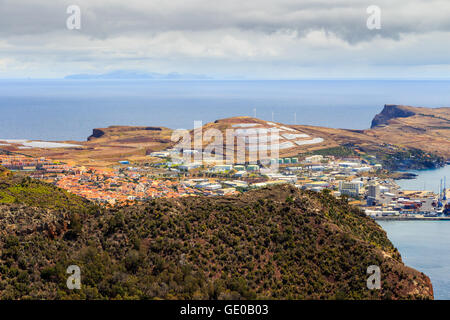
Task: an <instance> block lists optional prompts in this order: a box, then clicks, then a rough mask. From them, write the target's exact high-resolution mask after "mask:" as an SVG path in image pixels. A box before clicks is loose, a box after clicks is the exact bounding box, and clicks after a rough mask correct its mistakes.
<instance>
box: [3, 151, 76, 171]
mask: <svg viewBox="0 0 450 320" xmlns="http://www.w3.org/2000/svg"><path fill="white" fill-rule="evenodd" d="M0 165H2V166H3V167H5V168H6V169H8V170H11V171H30V172H35V171H41V172H60V173H61V172H65V171H67V170H69V169H70V167H69V166H67V165H66V164H63V163H61V162H59V161H53V160H49V159H46V158H45V157H39V158H34V157H30V156H25V155H21V154H0Z"/></svg>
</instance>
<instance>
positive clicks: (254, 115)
mask: <svg viewBox="0 0 450 320" xmlns="http://www.w3.org/2000/svg"><path fill="white" fill-rule="evenodd" d="M253 117H254V118H256V108H254V109H253Z"/></svg>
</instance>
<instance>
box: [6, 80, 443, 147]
mask: <svg viewBox="0 0 450 320" xmlns="http://www.w3.org/2000/svg"><path fill="white" fill-rule="evenodd" d="M384 104H407V105H413V106H428V107H440V106H450V81H328V80H326V81H325V80H324V81H320V80H317V81H306V80H305V81H211V80H206V81H174V80H169V81H151V80H0V139H40V140H52V141H58V140H79V141H80V140H85V139H86V138H87V137H88V136H89V135H90V134H91V132H92V129H93V128H101V127H106V126H110V125H145V126H147V125H148V126H165V127H169V128H173V129H177V128H186V129H190V128H192V127H193V123H194V121H195V120H202V121H203V122H204V123H206V122H210V121H214V120H216V119H220V118H226V117H232V116H253V115H254V109H256V116H257V117H258V118H261V119H265V120H272V112H273V113H274V120H275V121H277V122H283V123H288V124H293V123H294V113H296V115H297V123H298V124H309V125H319V126H329V127H336V128H349V129H365V128H369V127H370V123H371V121H372V118H373V117H374V115H375V114H377V113H378V112H380V111H381V110H382V108H383V106H384Z"/></svg>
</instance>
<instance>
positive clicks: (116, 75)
mask: <svg viewBox="0 0 450 320" xmlns="http://www.w3.org/2000/svg"><path fill="white" fill-rule="evenodd" d="M64 79H68V80H209V79H212V78H211V77H208V76H205V75H200V74H189V73H177V72H171V73H166V74H164V73H156V72H144V71H133V70H115V71H111V72H107V73H102V74H87V73H82V74H72V75H67V76H65V77H64Z"/></svg>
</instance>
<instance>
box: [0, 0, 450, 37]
mask: <svg viewBox="0 0 450 320" xmlns="http://www.w3.org/2000/svg"><path fill="white" fill-rule="evenodd" d="M70 4H78V5H79V6H80V7H81V9H82V30H81V33H82V34H84V35H86V36H88V37H92V38H99V39H106V38H111V37H116V36H121V35H127V34H134V35H136V34H142V35H148V36H152V35H154V34H157V33H160V32H167V31H182V32H205V31H210V30H219V29H238V30H241V31H255V32H262V33H273V32H277V31H280V30H296V31H297V32H298V34H299V36H300V37H301V36H304V35H305V34H307V33H308V32H310V31H313V30H323V31H325V32H327V33H330V34H331V33H332V34H335V35H337V36H338V37H340V38H342V39H344V40H345V41H347V42H349V43H352V44H355V43H358V42H360V41H367V40H370V39H372V38H374V37H377V36H381V37H385V38H392V39H399V37H400V35H402V34H407V33H424V32H432V31H449V30H450V21H449V20H450V19H448V17H449V16H450V3H448V2H445V1H441V0H412V1H410V0H397V1H388V0H378V1H376V4H377V5H378V6H380V7H381V9H382V22H383V28H382V29H381V30H379V31H370V30H368V29H367V28H366V25H365V24H366V19H367V17H368V15H367V13H366V8H367V7H368V6H369V5H371V4H373V3H372V2H371V1H365V0H363V1H361V0H360V1H357V0H316V1H312V0H297V1H294V0H278V1H277V0H271V1H267V0H259V1H256V0H255V1H241V0H240V1H237V0H229V1H220V2H218V1H211V0H191V1H186V0H184V1H180V0H171V1H159V0H150V1H136V0H130V1H116V0H113V1H111V0H110V1H107V0H89V1H88V0H79V1H77V0H70V1H66V0H63V1H52V2H49V1H39V2H36V1H35V0H33V1H32V0H0V36H2V37H3V38H10V37H13V36H20V35H29V34H32V35H36V36H38V35H44V34H46V33H51V32H63V29H64V28H65V19H66V18H67V14H66V12H65V9H66V8H67V6H68V5H70ZM423 8H430V9H429V10H426V11H424V10H423Z"/></svg>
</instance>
